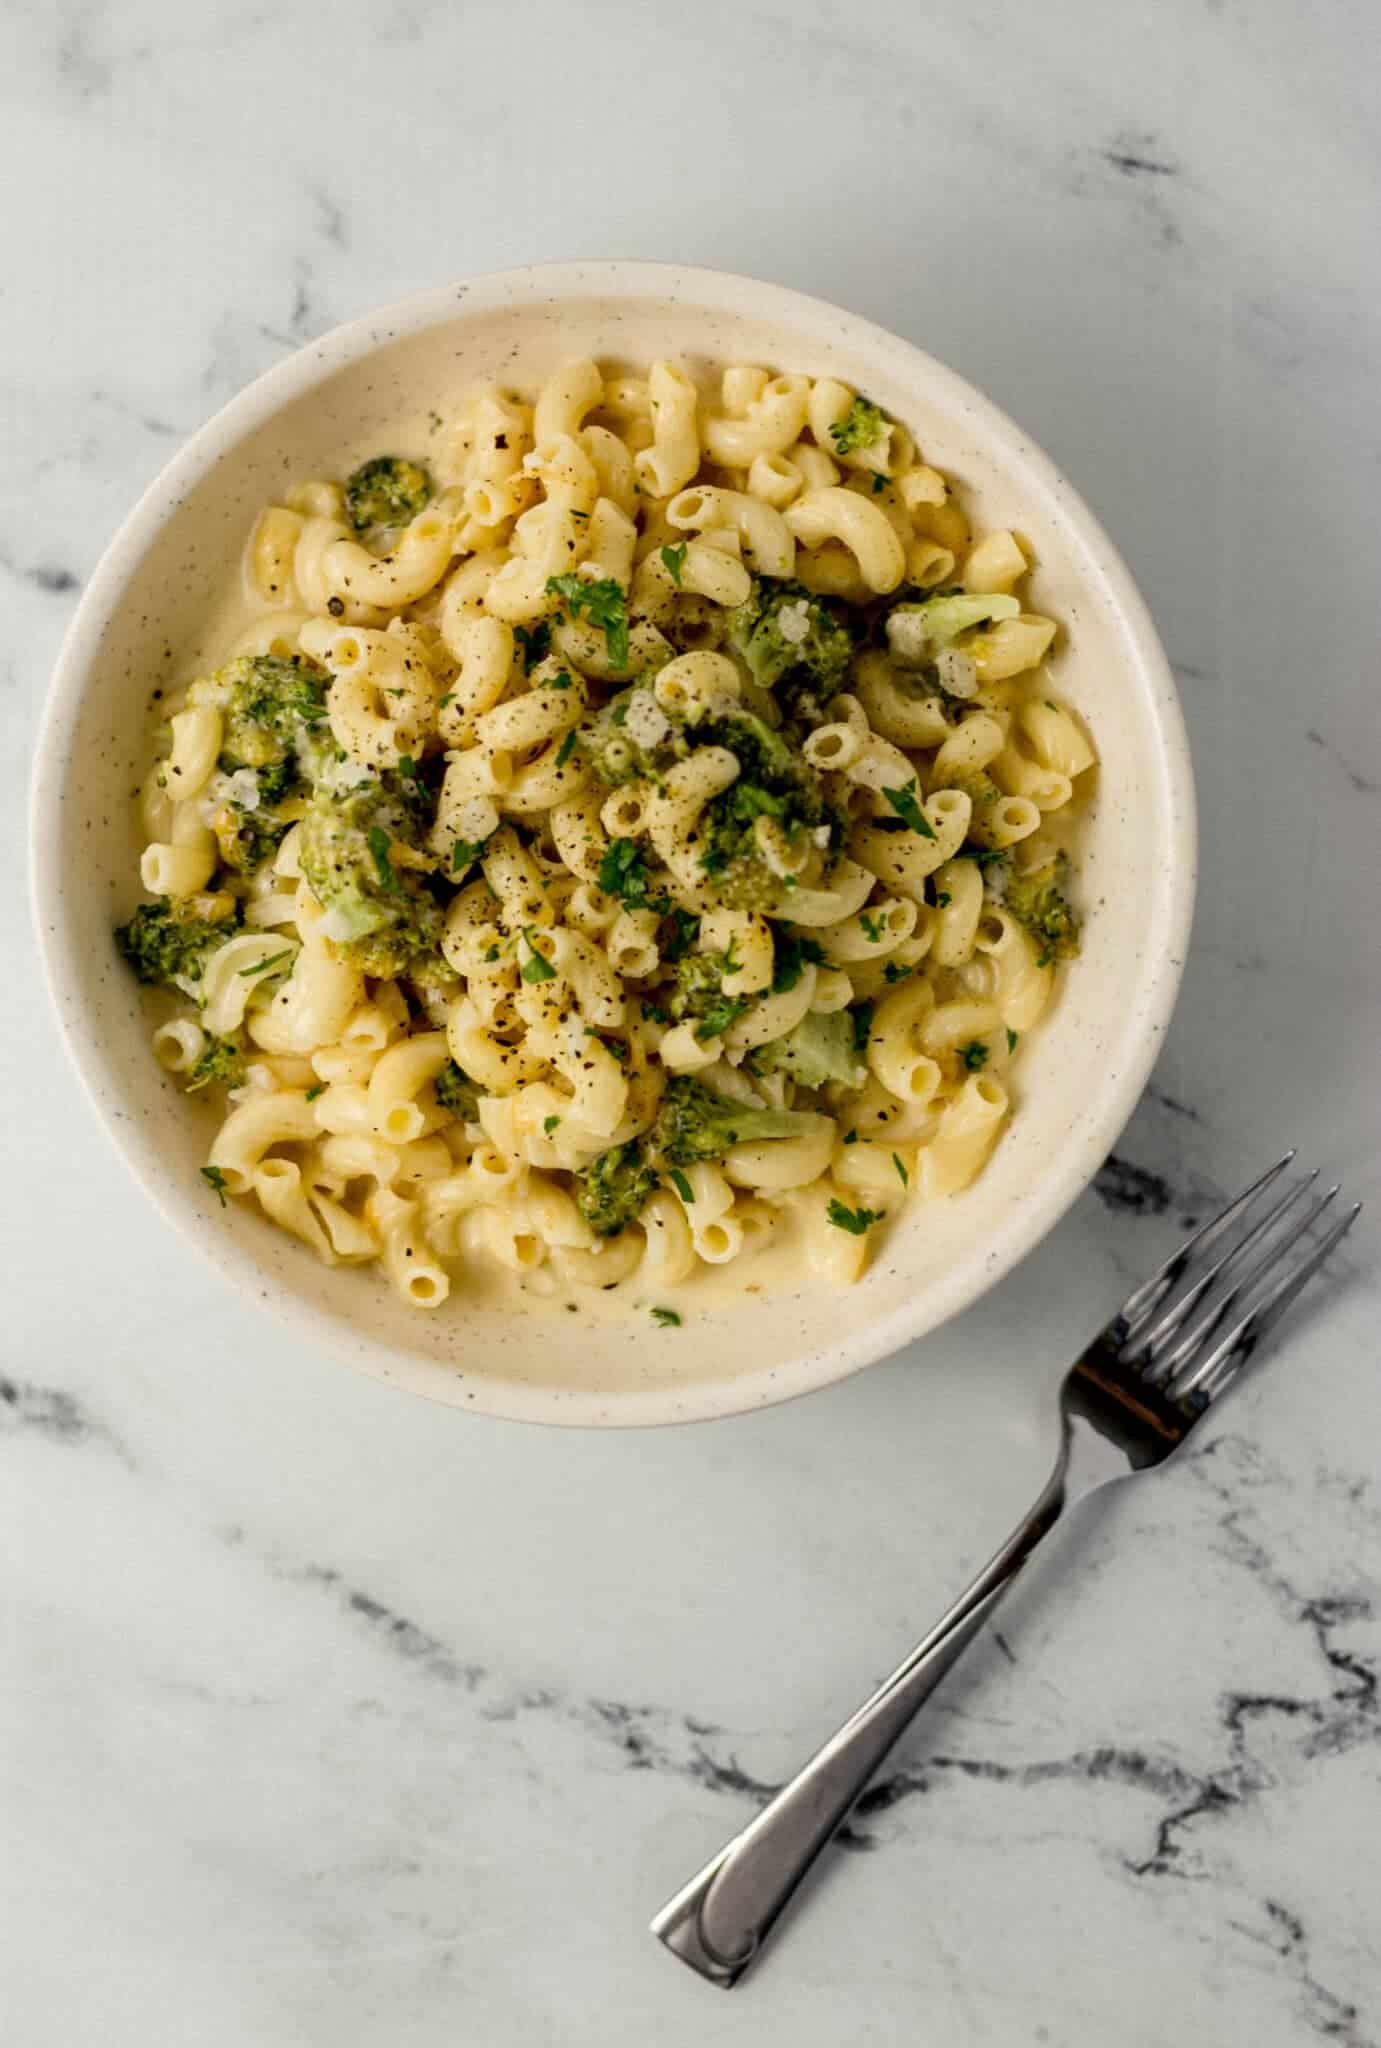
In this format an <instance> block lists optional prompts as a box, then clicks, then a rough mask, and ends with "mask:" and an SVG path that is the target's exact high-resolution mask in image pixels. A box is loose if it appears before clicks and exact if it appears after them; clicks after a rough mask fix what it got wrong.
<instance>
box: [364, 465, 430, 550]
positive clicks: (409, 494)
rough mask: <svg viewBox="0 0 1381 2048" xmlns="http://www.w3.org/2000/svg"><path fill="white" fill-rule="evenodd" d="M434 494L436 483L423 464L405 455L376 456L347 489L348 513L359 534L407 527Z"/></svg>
mask: <svg viewBox="0 0 1381 2048" xmlns="http://www.w3.org/2000/svg"><path fill="white" fill-rule="evenodd" d="M431 494H432V480H431V478H430V477H429V476H428V474H427V472H426V470H425V469H424V468H423V467H422V465H421V463H420V462H409V461H408V459H407V457H406V456H405V455H376V456H374V458H373V460H372V461H369V462H362V463H361V464H360V466H359V468H358V469H357V470H355V471H354V473H353V474H352V475H351V476H350V477H349V479H348V480H347V482H346V486H345V509H346V511H347V513H348V514H349V517H350V524H351V525H352V526H353V527H354V529H355V531H356V533H364V532H366V531H367V530H368V529H369V528H370V527H371V526H406V525H407V523H408V521H409V520H410V519H415V518H416V517H417V514H418V513H419V512H420V511H421V510H422V508H423V506H424V505H425V504H426V503H427V500H428V499H429V498H430V497H431Z"/></svg>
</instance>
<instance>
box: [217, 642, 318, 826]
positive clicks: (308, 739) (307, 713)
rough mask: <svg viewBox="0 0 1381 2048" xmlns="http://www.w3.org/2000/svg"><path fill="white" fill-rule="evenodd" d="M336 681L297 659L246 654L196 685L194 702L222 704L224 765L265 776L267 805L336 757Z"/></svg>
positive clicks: (262, 794) (263, 785) (262, 784)
mask: <svg viewBox="0 0 1381 2048" xmlns="http://www.w3.org/2000/svg"><path fill="white" fill-rule="evenodd" d="M329 681H330V677H329V676H328V675H326V673H325V672H324V671H323V670H322V669H319V668H316V667H314V666H313V665H312V664H311V663H310V662H306V661H301V660H299V659H298V658H297V656H296V655H293V656H292V657H291V658H289V659H285V658H284V657H282V656H281V655H277V654H251V655H243V656H241V657H240V658H239V659H238V660H236V661H230V662H227V663H226V665H225V667H224V668H222V669H218V670H217V671H216V674H215V675H214V676H212V677H211V678H210V679H209V681H207V682H201V683H194V684H193V685H192V688H191V690H190V691H189V692H188V695H189V697H190V698H191V699H192V701H194V702H205V703H210V704H215V705H218V706H219V708H220V712H221V718H222V721H223V728H222V736H221V756H220V765H221V767H222V768H223V769H225V770H226V772H227V773H232V774H233V773H234V771H235V770H236V769H237V768H253V769H256V770H257V771H258V772H259V776H260V783H259V793H260V797H261V799H262V800H264V801H267V802H273V801H276V800H277V799H278V798H279V797H281V796H283V795H285V794H286V792H287V790H288V789H289V788H290V787H291V785H292V782H293V781H294V780H295V779H296V776H297V774H298V773H299V772H300V773H301V774H304V775H306V776H307V777H308V778H309V779H311V778H313V777H314V776H315V775H316V774H317V773H318V772H319V769H320V765H321V761H322V759H323V757H324V755H325V754H326V753H327V752H328V750H329V751H330V752H334V751H335V749H334V744H333V742H332V740H331V734H330V728H329V726H328V725H327V722H326V686H327V684H328V683H329Z"/></svg>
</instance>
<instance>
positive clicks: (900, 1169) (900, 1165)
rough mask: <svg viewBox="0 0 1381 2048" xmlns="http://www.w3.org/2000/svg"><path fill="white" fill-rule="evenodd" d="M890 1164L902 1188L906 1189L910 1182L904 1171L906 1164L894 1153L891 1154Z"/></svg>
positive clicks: (908, 1175)
mask: <svg viewBox="0 0 1381 2048" xmlns="http://www.w3.org/2000/svg"><path fill="white" fill-rule="evenodd" d="M892 1164H893V1166H895V1167H896V1169H897V1179H898V1180H899V1181H900V1182H901V1184H902V1186H903V1187H908V1186H909V1185H910V1182H911V1176H910V1174H909V1173H908V1172H907V1170H906V1162H905V1160H904V1159H903V1158H902V1157H901V1155H900V1153H897V1152H894V1153H893V1154H892Z"/></svg>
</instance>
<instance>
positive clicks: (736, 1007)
mask: <svg viewBox="0 0 1381 2048" xmlns="http://www.w3.org/2000/svg"><path fill="white" fill-rule="evenodd" d="M747 1008H748V1000H747V997H746V996H721V997H720V998H719V1000H718V1002H714V1003H711V1004H710V1007H709V1009H708V1010H706V1012H705V1014H704V1016H703V1017H702V1018H701V1020H700V1022H699V1023H698V1024H697V1025H696V1027H695V1037H696V1042H697V1044H699V1045H707V1044H708V1043H709V1041H710V1040H711V1039H712V1038H718V1037H719V1035H720V1033H721V1032H723V1031H727V1030H728V1028H729V1026H730V1025H731V1024H732V1023H733V1022H734V1020H735V1019H736V1018H738V1017H741V1016H742V1015H743V1013H744V1011H745V1010H746V1009H747Z"/></svg>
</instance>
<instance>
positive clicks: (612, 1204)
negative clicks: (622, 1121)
mask: <svg viewBox="0 0 1381 2048" xmlns="http://www.w3.org/2000/svg"><path fill="white" fill-rule="evenodd" d="M659 1186H660V1182H659V1180H658V1177H657V1173H656V1171H655V1169H654V1168H653V1167H651V1166H650V1165H649V1164H648V1162H647V1160H646V1158H645V1157H644V1154H643V1148H642V1146H641V1145H640V1144H639V1142H638V1140H637V1139H636V1138H630V1139H629V1141H628V1143H627V1144H626V1145H611V1146H610V1147H609V1150H608V1151H607V1152H601V1153H600V1155H599V1157H598V1158H597V1159H593V1160H591V1162H590V1164H589V1165H588V1166H587V1167H586V1168H585V1169H584V1170H583V1172H581V1173H578V1174H577V1175H576V1196H575V1200H576V1207H577V1208H578V1209H579V1211H580V1213H581V1215H582V1216H583V1217H584V1218H585V1221H586V1222H587V1223H588V1224H589V1226H590V1228H591V1230H593V1231H594V1233H595V1235H596V1237H617V1236H618V1234H619V1232H620V1231H621V1230H622V1229H623V1228H624V1226H625V1225H626V1224H629V1223H631V1222H632V1221H633V1219H634V1218H635V1217H636V1216H638V1215H639V1214H640V1213H641V1211H642V1209H643V1207H644V1205H645V1204H646V1202H647V1200H648V1198H649V1197H650V1196H651V1195H653V1194H655V1193H656V1191H657V1188H658V1187H659Z"/></svg>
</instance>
